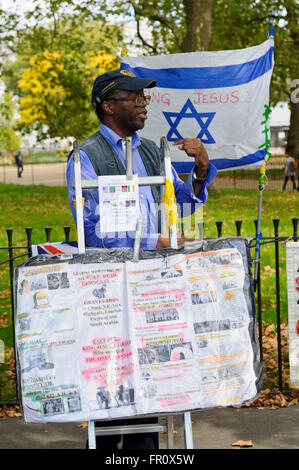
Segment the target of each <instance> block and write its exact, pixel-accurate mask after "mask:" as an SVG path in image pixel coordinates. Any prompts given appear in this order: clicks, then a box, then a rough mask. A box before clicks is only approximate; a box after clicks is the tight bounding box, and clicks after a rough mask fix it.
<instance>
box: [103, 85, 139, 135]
mask: <svg viewBox="0 0 299 470" xmlns="http://www.w3.org/2000/svg"><path fill="white" fill-rule="evenodd" d="M137 96H141V97H143V96H144V91H143V90H137V91H125V90H116V91H115V92H114V93H113V95H112V97H111V98H109V102H108V103H109V106H110V110H111V111H112V112H113V114H111V119H112V121H113V123H114V124H115V125H116V126H117V128H118V129H121V130H123V131H124V132H125V133H126V134H127V135H131V134H132V132H134V131H138V130H140V129H143V127H144V124H145V120H146V119H147V110H146V103H145V101H143V104H142V105H140V106H137V105H136V102H135V98H136V97H137Z"/></svg>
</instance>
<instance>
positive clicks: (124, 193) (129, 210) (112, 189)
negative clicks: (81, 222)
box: [98, 175, 139, 233]
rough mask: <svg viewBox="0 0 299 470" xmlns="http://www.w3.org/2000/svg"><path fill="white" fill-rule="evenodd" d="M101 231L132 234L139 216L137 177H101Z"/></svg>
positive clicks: (99, 184) (99, 183) (99, 182)
mask: <svg viewBox="0 0 299 470" xmlns="http://www.w3.org/2000/svg"><path fill="white" fill-rule="evenodd" d="M98 187H99V211H100V230H101V232H102V233H120V232H130V231H134V230H135V229H136V224H137V218H138V216H139V195H138V193H139V191H138V182H137V175H133V178H132V180H127V179H126V175H113V176H111V175H110V176H99V177H98Z"/></svg>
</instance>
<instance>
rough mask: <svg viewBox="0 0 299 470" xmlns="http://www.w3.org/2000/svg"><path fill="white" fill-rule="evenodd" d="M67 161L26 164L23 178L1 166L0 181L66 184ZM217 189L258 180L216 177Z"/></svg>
mask: <svg viewBox="0 0 299 470" xmlns="http://www.w3.org/2000/svg"><path fill="white" fill-rule="evenodd" d="M65 171H66V163H48V164H39V165H26V164H25V165H24V171H23V174H22V177H21V178H18V177H17V168H16V167H15V166H6V167H5V166H1V167H0V183H10V184H24V185H27V184H44V185H46V186H66V177H65ZM296 184H297V181H296ZM282 185H283V180H282V179H281V180H269V181H268V183H267V185H266V189H271V190H281V188H282ZM213 186H214V187H215V189H221V188H234V189H256V190H258V180H254V179H243V178H236V179H233V178H216V180H215V182H214V183H213ZM286 190H287V191H292V184H291V182H290V181H289V182H288V185H287V189H286Z"/></svg>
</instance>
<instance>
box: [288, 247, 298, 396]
mask: <svg viewBox="0 0 299 470" xmlns="http://www.w3.org/2000/svg"><path fill="white" fill-rule="evenodd" d="M286 268H287V292H288V325H289V362H290V387H293V388H296V389H299V242H287V244H286Z"/></svg>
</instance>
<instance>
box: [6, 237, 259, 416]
mask: <svg viewBox="0 0 299 470" xmlns="http://www.w3.org/2000/svg"><path fill="white" fill-rule="evenodd" d="M131 258H132V251H131V250H130V249H126V250H121V249H115V250H105V249H101V250H89V251H88V252H87V253H86V254H83V255H78V254H70V255H65V254H63V255H61V254H57V255H49V254H44V255H39V256H35V257H33V258H31V259H29V260H27V261H26V262H25V263H23V264H22V265H19V266H18V267H17V268H16V272H15V291H16V292H15V294H16V308H15V330H16V331H15V335H16V349H17V370H18V386H19V392H20V398H21V402H22V406H23V411H24V418H25V420H26V421H28V422H38V423H42V422H67V421H89V420H95V419H96V420H107V419H108V418H109V419H110V418H120V417H130V416H141V415H149V414H153V415H161V414H163V413H176V412H183V411H188V410H196V409H202V408H211V407H219V406H229V405H237V404H242V403H245V402H248V401H251V400H253V399H255V398H256V396H257V394H258V392H259V391H260V390H261V387H262V381H263V364H262V363H261V362H260V361H259V351H258V341H257V335H256V320H255V303H254V295H253V289H252V282H251V273H250V253H249V249H248V247H247V242H246V240H245V239H243V238H240V237H239V238H227V239H219V240H210V241H201V242H193V243H190V244H188V247H187V246H185V248H183V249H180V250H171V249H169V250H157V251H156V252H152V251H151V252H146V251H143V252H141V254H140V260H139V262H138V263H133V262H132V261H131Z"/></svg>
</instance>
